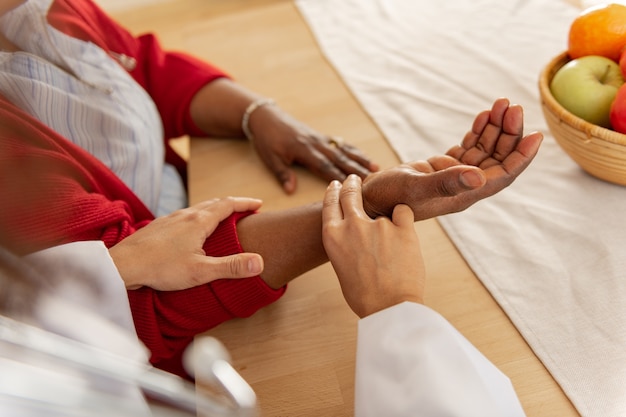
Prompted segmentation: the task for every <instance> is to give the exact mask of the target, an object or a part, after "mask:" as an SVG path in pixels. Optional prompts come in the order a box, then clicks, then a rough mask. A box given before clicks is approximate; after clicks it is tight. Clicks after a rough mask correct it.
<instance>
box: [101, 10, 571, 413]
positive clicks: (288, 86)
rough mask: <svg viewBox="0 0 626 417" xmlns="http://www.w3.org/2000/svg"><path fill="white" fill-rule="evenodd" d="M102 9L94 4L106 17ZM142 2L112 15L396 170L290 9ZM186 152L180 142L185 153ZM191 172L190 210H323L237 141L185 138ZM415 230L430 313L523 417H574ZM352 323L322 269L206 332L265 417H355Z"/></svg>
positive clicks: (304, 189) (467, 279)
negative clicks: (501, 379)
mask: <svg viewBox="0 0 626 417" xmlns="http://www.w3.org/2000/svg"><path fill="white" fill-rule="evenodd" d="M106 1H107V0H101V2H102V3H103V4H104V5H105V7H106ZM111 1H115V0H111ZM149 1H153V2H154V4H150V3H146V4H144V3H143V2H139V3H140V4H141V5H140V6H136V7H135V8H134V9H132V10H125V11H120V10H119V9H117V11H115V12H113V14H114V15H115V17H117V18H118V20H119V21H120V22H121V23H123V24H124V25H126V26H127V27H128V28H129V29H131V30H132V31H133V32H135V33H142V32H144V31H155V32H157V33H158V34H159V36H160V39H161V41H162V43H163V44H164V45H165V46H166V47H169V48H175V49H181V50H187V51H190V52H192V53H194V54H196V55H198V56H200V57H202V58H206V59H208V60H210V61H211V62H213V63H215V64H217V65H219V66H221V67H222V68H224V69H226V70H228V71H229V72H230V73H231V74H232V75H233V76H234V78H235V79H237V80H238V81H239V82H240V83H242V84H244V85H246V86H248V87H250V88H251V89H253V90H256V91H257V92H259V93H261V94H263V95H265V96H268V97H273V98H274V99H276V101H277V102H278V103H279V104H280V106H282V107H283V108H284V109H286V110H287V111H289V112H291V113H292V114H293V115H294V116H295V117H297V118H299V119H301V120H302V121H304V122H305V123H307V124H309V125H310V126H312V127H314V128H316V129H317V130H319V131H322V132H326V133H332V134H335V135H339V136H342V137H344V138H345V139H346V140H347V141H349V142H350V143H352V144H354V145H356V146H358V147H360V148H361V149H363V150H364V151H365V152H366V153H367V154H369V155H371V156H373V157H375V160H376V161H377V162H379V163H380V164H381V165H382V166H383V167H388V166H392V165H395V164H397V163H398V162H399V160H398V158H397V157H396V155H395V154H394V153H393V151H392V150H391V148H390V147H389V145H388V144H387V142H386V141H385V139H384V138H383V136H382V135H381V133H380V131H379V130H378V129H377V128H376V126H375V125H374V124H373V123H372V121H371V120H370V119H369V118H368V117H367V116H366V114H365V113H364V112H363V110H362V109H361V107H360V106H359V104H358V103H357V101H356V100H355V99H354V98H353V97H352V96H351V94H350V92H349V91H348V90H347V89H346V87H345V86H344V85H343V83H342V81H341V80H340V78H339V77H338V76H337V74H336V73H335V72H334V70H333V69H332V68H331V66H329V64H328V63H327V62H326V61H325V59H324V57H323V56H322V55H321V53H320V50H319V49H318V47H317V45H316V43H315V41H314V39H313V37H312V36H311V33H310V32H309V30H308V27H307V26H306V24H305V23H304V21H303V19H302V18H301V16H300V15H299V13H298V11H297V9H296V8H295V6H294V5H293V2H292V1H287V0H247V1H244V0H171V1H170V0H149ZM187 143H188V142H187V141H185V140H184V139H183V141H182V142H181V145H182V147H181V149H182V151H181V152H183V154H186V153H187V152H188V151H189V149H188V148H187V147H186V145H187ZM189 169H190V170H189V175H190V182H189V187H190V198H191V202H192V203H195V202H198V201H201V200H203V199H208V198H212V197H220V196H227V195H239V196H253V197H258V198H261V199H263V200H264V202H265V203H264V207H263V210H277V209H282V208H286V207H291V206H296V205H300V204H304V203H308V202H311V201H315V200H319V199H320V198H321V197H322V194H323V191H324V189H325V186H326V184H325V183H324V182H323V181H321V180H318V179H317V178H314V177H312V176H311V175H310V174H308V173H307V172H304V171H302V170H300V173H299V177H298V178H299V186H298V192H297V193H296V194H295V195H293V196H287V195H285V194H284V193H283V191H282V189H281V188H280V187H279V185H278V184H277V182H276V181H275V180H274V178H273V177H272V175H271V174H270V173H269V172H268V171H266V169H265V168H264V167H263V166H262V165H261V162H260V161H259V159H258V158H257V156H256V155H255V154H254V153H253V152H252V151H251V149H250V147H249V146H248V145H247V144H246V143H244V142H233V141H222V140H192V141H191V146H190V164H189ZM415 227H416V229H417V231H418V232H419V235H420V236H421V241H422V246H423V250H424V254H425V258H426V267H427V273H428V283H427V289H426V304H427V305H428V306H430V307H432V308H434V309H435V310H437V311H439V312H440V313H441V314H443V315H444V316H445V317H446V318H447V319H448V320H449V321H450V322H451V323H452V324H453V325H454V326H456V327H457V328H458V329H459V330H460V331H461V332H462V333H463V334H464V335H465V336H466V337H467V338H468V339H469V340H470V341H471V342H472V343H474V345H476V346H477V347H478V349H480V350H481V351H482V352H483V353H484V354H485V355H486V356H487V357H488V358H489V359H490V360H491V361H492V362H493V363H495V364H496V365H497V366H498V367H499V368H500V369H501V370H502V371H503V372H504V373H506V374H507V375H508V376H509V377H510V378H511V379H512V381H513V384H514V385H515V388H516V390H517V392H518V395H519V397H520V400H521V402H522V404H523V407H524V409H525V410H526V413H527V415H528V416H529V417H548V416H549V417H553V416H559V417H568V416H578V415H579V414H578V413H577V412H576V411H575V409H574V408H573V406H572V405H571V403H570V402H569V400H568V399H567V397H565V395H564V394H563V392H562V391H561V389H560V388H559V386H558V385H557V384H556V382H555V381H554V380H553V378H552V377H551V375H550V374H549V373H548V371H547V370H546V369H545V368H544V366H543V365H542V364H541V362H540V361H539V360H538V359H537V357H536V356H535V355H534V354H533V352H532V350H531V349H530V348H529V347H528V345H527V344H526V342H525V341H524V339H523V338H522V337H521V336H520V334H519V333H518V332H517V330H516V328H515V327H514V326H513V324H512V323H511V322H510V320H509V319H508V317H507V316H506V315H505V313H504V312H503V311H502V309H501V308H500V307H499V306H498V304H497V303H496V302H495V301H494V299H493V298H492V297H491V295H490V294H489V292H488V291H487V290H486V289H485V288H484V287H483V285H482V284H481V282H480V281H479V280H478V278H477V277H476V276H475V275H474V274H473V272H472V271H471V270H470V268H469V267H468V265H467V264H466V263H465V261H464V260H463V258H462V257H461V256H460V255H459V253H458V252H457V250H456V248H455V247H454V245H453V244H452V243H451V241H450V240H449V239H448V237H447V236H446V234H445V232H444V231H443V230H442V229H441V227H440V226H439V224H438V222H437V221H436V220H434V219H433V220H428V221H423V222H419V223H417V224H416V225H415ZM356 323H357V318H356V316H355V315H354V314H353V313H352V311H351V310H350V309H349V308H348V307H347V305H346V304H345V301H344V300H343V298H342V296H341V292H340V288H339V285H338V283H337V280H336V277H335V275H334V272H333V270H332V268H330V266H329V265H328V264H327V265H324V266H321V267H319V268H317V269H315V270H313V271H310V272H309V273H307V274H305V275H303V276H302V277H300V278H298V279H296V280H295V281H293V282H292V283H291V284H290V285H289V289H288V291H287V293H286V295H285V296H284V297H283V298H282V299H281V300H279V301H278V302H277V303H275V304H273V305H271V306H269V307H267V308H265V309H263V310H261V311H259V312H258V313H257V314H255V315H254V316H253V317H251V318H248V319H243V320H233V321H231V322H228V323H224V324H222V325H220V326H219V327H217V328H216V329H214V330H213V331H211V334H212V335H214V336H216V337H218V338H219V339H221V340H222V341H223V342H224V344H225V345H226V347H227V348H228V349H229V350H230V353H231V354H232V357H233V363H234V366H235V367H236V369H238V370H239V372H240V373H241V374H242V375H243V377H244V378H246V380H247V381H248V382H249V383H250V384H251V385H252V387H253V388H254V389H255V391H256V392H257V395H258V397H259V403H260V407H261V411H262V415H263V416H267V417H270V416H290V417H292V416H311V417H322V416H333V417H337V416H351V415H353V401H354V393H353V389H354V353H355V337H356ZM452 400H453V399H452ZM381 417H382V416H381Z"/></svg>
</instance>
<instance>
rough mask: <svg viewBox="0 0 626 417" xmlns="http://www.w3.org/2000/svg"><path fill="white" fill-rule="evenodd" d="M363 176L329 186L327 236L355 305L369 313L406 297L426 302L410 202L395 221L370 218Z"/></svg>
mask: <svg viewBox="0 0 626 417" xmlns="http://www.w3.org/2000/svg"><path fill="white" fill-rule="evenodd" d="M362 201H363V199H362V196H361V179H360V178H359V177H357V176H355V175H351V176H349V177H348V178H347V179H346V180H345V181H344V183H343V185H341V184H340V183H339V182H338V181H333V182H332V183H331V184H330V185H329V186H328V188H327V190H326V194H325V196H324V207H323V209H322V219H323V227H322V239H323V243H324V248H325V249H326V253H327V254H328V257H329V259H330V262H331V263H332V265H333V268H334V269H335V272H336V273H337V277H338V278H339V283H340V285H341V290H342V292H343V295H344V298H345V299H346V301H347V303H348V305H349V306H350V308H351V309H352V310H353V311H354V312H355V313H356V314H357V315H358V316H359V317H365V316H368V315H370V314H373V313H375V312H377V311H380V310H383V309H385V308H387V307H391V306H393V305H396V304H399V303H401V302H403V301H412V302H417V303H422V302H423V298H424V283H425V270H424V262H423V257H422V253H421V250H420V244H419V240H418V237H417V234H416V232H415V226H414V223H413V212H412V211H411V209H410V208H409V207H408V206H406V205H398V206H396V207H395V208H394V210H393V214H392V216H391V219H389V218H387V217H378V218H377V219H371V218H370V217H369V216H368V215H367V214H366V213H365V211H364V210H363V202H362Z"/></svg>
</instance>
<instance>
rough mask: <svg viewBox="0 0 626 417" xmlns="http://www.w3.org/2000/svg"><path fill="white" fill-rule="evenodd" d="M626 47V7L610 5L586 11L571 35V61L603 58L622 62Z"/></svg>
mask: <svg viewBox="0 0 626 417" xmlns="http://www.w3.org/2000/svg"><path fill="white" fill-rule="evenodd" d="M624 46H626V5H622V4H617V3H607V4H601V5H598V6H593V7H589V8H587V9H585V10H583V11H582V12H581V13H580V14H579V15H578V16H577V17H576V18H575V19H574V21H573V22H572V24H571V25H570V28H569V35H568V54H569V56H570V58H571V59H576V58H580V57H581V56H585V55H600V56H604V57H607V58H610V59H612V60H614V61H616V62H617V61H619V57H620V54H621V52H622V49H624Z"/></svg>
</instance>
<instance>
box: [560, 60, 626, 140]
mask: <svg viewBox="0 0 626 417" xmlns="http://www.w3.org/2000/svg"><path fill="white" fill-rule="evenodd" d="M622 84H624V77H623V76H622V72H621V69H620V66H619V64H618V63H617V62H615V61H613V60H612V59H609V58H605V57H603V56H597V55H587V56H583V57H580V58H577V59H574V60H571V61H569V62H568V63H567V64H565V65H564V66H562V67H561V68H560V69H559V70H558V71H557V72H556V74H554V77H552V82H551V83H550V91H552V95H553V96H554V98H555V99H556V101H558V102H559V104H561V105H562V106H563V107H565V108H566V109H567V110H569V111H570V112H572V113H573V114H575V115H576V116H578V117H580V118H581V119H583V120H586V121H588V122H589V123H593V124H595V125H598V126H602V127H606V128H609V129H610V128H611V121H610V117H609V115H610V113H611V104H612V103H613V100H614V99H615V95H616V94H617V90H618V89H619V88H620V87H621V86H622Z"/></svg>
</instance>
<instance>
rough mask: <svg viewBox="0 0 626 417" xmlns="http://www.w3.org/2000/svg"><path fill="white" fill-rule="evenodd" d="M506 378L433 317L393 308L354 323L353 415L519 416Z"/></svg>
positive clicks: (414, 307)
mask: <svg viewBox="0 0 626 417" xmlns="http://www.w3.org/2000/svg"><path fill="white" fill-rule="evenodd" d="M524 415H525V414H524V410H523V409H522V406H521V404H520V402H519V400H518V398H517V395H516V394H515V390H514V389H513V386H512V384H511V382H510V380H509V378H508V377H506V376H505V375H504V374H503V373H502V372H500V371H499V370H498V369H497V368H496V367H495V366H494V365H493V364H492V363H491V362H490V361H489V360H488V359H487V358H485V357H484V356H483V355H482V354H481V353H480V352H479V351H478V350H477V349H476V348H475V347H474V346H473V345H472V344H471V343H470V342H469V341H468V340H467V339H465V337H463V336H462V335H461V334H460V333H459V332H458V331H457V330H456V329H455V328H454V327H453V326H452V325H451V324H450V323H448V322H447V321H446V319H444V318H443V317H442V316H441V315H440V314H438V313H436V312H435V311H433V310H431V309H430V308H428V307H425V306H423V305H420V304H415V303H409V302H405V303H401V304H398V305H396V306H393V307H390V308H387V309H385V310H383V311H379V312H378V313H375V314H373V315H371V316H368V317H365V318H363V319H361V320H360V321H359V332H358V340H357V356H356V381H355V416H356V417H380V416H385V417H409V416H428V417H455V416H458V417H503V416H506V417H521V416H524Z"/></svg>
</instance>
